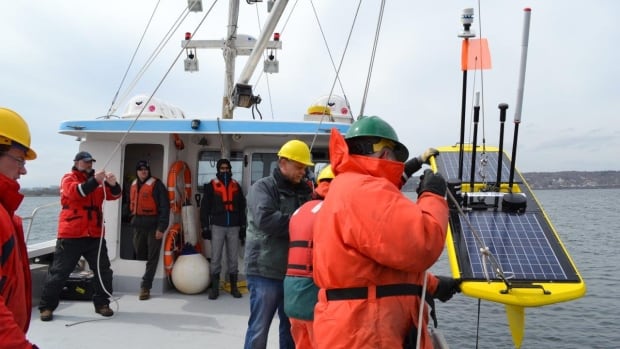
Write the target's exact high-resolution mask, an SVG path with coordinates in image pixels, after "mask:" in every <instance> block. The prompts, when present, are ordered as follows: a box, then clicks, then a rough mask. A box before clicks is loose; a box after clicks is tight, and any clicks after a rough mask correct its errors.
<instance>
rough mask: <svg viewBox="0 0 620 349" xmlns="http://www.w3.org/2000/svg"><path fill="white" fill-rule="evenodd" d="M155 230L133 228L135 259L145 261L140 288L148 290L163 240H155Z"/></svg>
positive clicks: (155, 269) (151, 283) (151, 285)
mask: <svg viewBox="0 0 620 349" xmlns="http://www.w3.org/2000/svg"><path fill="white" fill-rule="evenodd" d="M156 229H157V228H139V227H136V228H134V233H133V247H134V250H135V252H136V259H137V260H140V261H146V270H145V271H144V276H142V283H141V285H140V287H141V288H146V289H147V290H150V289H151V287H153V278H154V277H155V271H157V263H158V262H159V253H160V251H161V243H162V240H163V239H155V231H156Z"/></svg>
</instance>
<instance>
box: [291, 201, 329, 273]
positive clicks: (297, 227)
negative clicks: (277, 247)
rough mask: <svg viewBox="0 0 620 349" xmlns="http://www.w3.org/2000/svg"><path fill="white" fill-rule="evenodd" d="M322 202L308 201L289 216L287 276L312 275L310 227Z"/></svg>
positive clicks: (311, 227)
mask: <svg viewBox="0 0 620 349" xmlns="http://www.w3.org/2000/svg"><path fill="white" fill-rule="evenodd" d="M322 203H323V200H312V201H308V202H307V203H305V204H303V205H302V206H301V207H300V208H299V209H297V211H295V213H293V215H292V216H291V220H290V223H289V228H288V230H289V247H288V265H287V267H286V275H287V276H301V277H308V278H311V277H312V244H313V243H312V235H313V234H312V229H313V227H314V220H315V219H316V214H317V212H319V210H320V209H321V206H322Z"/></svg>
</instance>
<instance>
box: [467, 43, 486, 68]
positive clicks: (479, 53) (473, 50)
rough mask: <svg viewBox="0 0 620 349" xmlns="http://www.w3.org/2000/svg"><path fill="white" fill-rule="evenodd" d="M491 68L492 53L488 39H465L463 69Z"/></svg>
mask: <svg viewBox="0 0 620 349" xmlns="http://www.w3.org/2000/svg"><path fill="white" fill-rule="evenodd" d="M480 69H491V53H490V51H489V43H488V42H487V39H467V40H463V46H462V48H461V70H480Z"/></svg>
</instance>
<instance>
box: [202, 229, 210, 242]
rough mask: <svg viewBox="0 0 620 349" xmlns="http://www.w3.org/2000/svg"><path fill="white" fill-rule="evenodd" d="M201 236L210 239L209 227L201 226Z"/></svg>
mask: <svg viewBox="0 0 620 349" xmlns="http://www.w3.org/2000/svg"><path fill="white" fill-rule="evenodd" d="M202 238H203V239H205V240H211V229H209V227H203V228H202Z"/></svg>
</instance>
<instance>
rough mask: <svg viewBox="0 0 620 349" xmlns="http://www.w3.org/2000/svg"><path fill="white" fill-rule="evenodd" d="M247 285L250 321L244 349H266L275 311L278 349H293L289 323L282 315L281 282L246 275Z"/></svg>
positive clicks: (282, 288)
mask: <svg viewBox="0 0 620 349" xmlns="http://www.w3.org/2000/svg"><path fill="white" fill-rule="evenodd" d="M247 283H248V289H249V290H250V319H249V320H248V331H247V332H246V334H245V345H244V349H265V348H266V347H267V335H268V334H269V327H270V326H271V321H272V320H273V316H274V315H275V313H276V310H277V311H278V317H279V318H280V349H294V348H295V343H294V342H293V337H292V336H291V323H290V322H289V320H288V316H286V314H284V287H283V281H282V280H275V279H269V278H264V277H260V276H256V275H248V276H247Z"/></svg>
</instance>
